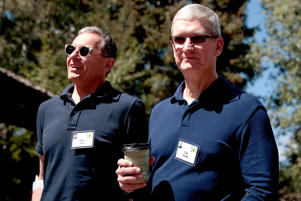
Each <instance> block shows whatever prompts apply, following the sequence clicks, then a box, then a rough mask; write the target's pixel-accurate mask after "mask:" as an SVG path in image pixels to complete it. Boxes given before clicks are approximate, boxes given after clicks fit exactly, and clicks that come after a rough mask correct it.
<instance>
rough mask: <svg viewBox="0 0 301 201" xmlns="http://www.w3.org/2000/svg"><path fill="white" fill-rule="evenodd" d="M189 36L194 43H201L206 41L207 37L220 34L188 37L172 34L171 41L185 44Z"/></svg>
mask: <svg viewBox="0 0 301 201" xmlns="http://www.w3.org/2000/svg"><path fill="white" fill-rule="evenodd" d="M187 38H189V39H190V41H191V42H192V43H193V44H200V43H204V42H205V41H206V39H207V38H214V39H216V38H218V36H207V35H200V36H188V37H184V36H172V37H171V41H172V42H173V43H175V44H180V45H183V44H184V43H185V41H186V39H187Z"/></svg>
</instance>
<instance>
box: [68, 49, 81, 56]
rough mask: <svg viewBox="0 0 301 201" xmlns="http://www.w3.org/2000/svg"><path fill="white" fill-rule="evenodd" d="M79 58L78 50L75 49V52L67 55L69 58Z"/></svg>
mask: <svg viewBox="0 0 301 201" xmlns="http://www.w3.org/2000/svg"><path fill="white" fill-rule="evenodd" d="M74 56H76V57H77V56H80V54H79V48H75V50H74V51H73V52H72V53H71V54H70V55H69V57H74Z"/></svg>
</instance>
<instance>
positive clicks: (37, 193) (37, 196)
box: [31, 189, 43, 201]
mask: <svg viewBox="0 0 301 201" xmlns="http://www.w3.org/2000/svg"><path fill="white" fill-rule="evenodd" d="M42 192H43V190H42V189H36V190H34V191H33V192H32V196H31V201H40V200H41V197H42Z"/></svg>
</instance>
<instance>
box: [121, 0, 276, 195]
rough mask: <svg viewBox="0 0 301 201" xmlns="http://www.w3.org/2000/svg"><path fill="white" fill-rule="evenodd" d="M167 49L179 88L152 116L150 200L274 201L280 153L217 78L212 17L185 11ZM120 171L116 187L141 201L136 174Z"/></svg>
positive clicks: (127, 168)
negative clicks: (180, 78) (181, 79)
mask: <svg viewBox="0 0 301 201" xmlns="http://www.w3.org/2000/svg"><path fill="white" fill-rule="evenodd" d="M171 42H172V47H173V52H174V58H175V62H176V64H177V66H178V68H179V70H180V71H181V73H182V75H183V77H184V79H185V80H184V82H183V83H182V84H181V85H180V86H179V88H178V89H177V91H176V92H175V94H174V95H173V96H172V97H170V98H168V99H166V100H163V101H162V102H160V103H159V104H157V105H156V106H155V107H154V109H153V110H152V113H151V117H150V122H149V143H150V145H151V155H152V156H153V158H151V161H152V162H151V163H152V171H151V174H150V178H149V183H148V187H149V188H150V191H151V196H150V200H164V201H169V200H171V201H230V200H231V201H238V200H243V201H255V200H256V201H257V200H270V201H275V200H276V197H275V192H276V187H277V180H278V152H277V147H276V143H275V139H274V135H273V132H272V129H271V125H270V121H269V118H268V115H267V112H266V109H265V108H264V106H263V105H262V104H261V103H260V102H259V100H258V99H257V98H255V97H253V96H251V95H249V94H247V93H245V92H244V91H241V90H240V89H237V88H235V87H234V86H232V85H230V84H229V83H228V82H227V81H226V80H225V79H224V78H223V77H221V76H219V75H218V74H217V72H216V60H217V57H218V56H219V55H220V54H221V53H222V49H223V44H224V42H223V38H222V37H221V30H220V23H219V19H218V16H217V15H216V14H215V13H214V12H213V11H212V10H211V9H209V8H207V7H204V6H201V5H199V4H190V5H187V6H185V7H183V8H182V9H180V10H179V11H178V12H177V13H176V15H175V17H174V19H173V22H172V26H171ZM154 159H155V161H154ZM118 165H119V168H118V169H117V171H116V173H117V175H118V181H119V184H120V187H121V188H122V189H123V190H125V191H126V192H128V193H132V192H133V194H132V195H131V196H137V200H138V199H139V198H138V197H139V191H142V192H143V194H142V198H140V200H147V199H146V197H147V196H146V193H147V192H145V191H146V190H147V188H143V187H145V186H146V185H147V184H146V183H138V184H136V183H134V182H135V181H136V180H137V179H139V178H141V174H140V169H139V168H137V167H133V164H132V163H131V162H130V161H126V160H124V159H120V160H119V161H118ZM139 188H141V189H139ZM137 189H139V190H137ZM140 193H141V192H140ZM135 194H136V195H135Z"/></svg>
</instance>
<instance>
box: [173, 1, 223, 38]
mask: <svg viewBox="0 0 301 201" xmlns="http://www.w3.org/2000/svg"><path fill="white" fill-rule="evenodd" d="M179 19H196V20H200V21H201V20H205V22H206V23H205V25H204V26H206V29H207V30H208V31H210V32H212V34H213V35H214V36H221V25H220V22H219V18H218V16H217V14H216V13H215V12H214V11H213V10H211V9H210V8H207V7H205V6H202V5H200V4H188V5H186V6H184V7H182V8H181V9H180V10H178V12H177V13H176V14H175V16H174V18H173V20H172V24H171V34H173V26H174V23H175V21H176V20H179Z"/></svg>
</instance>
